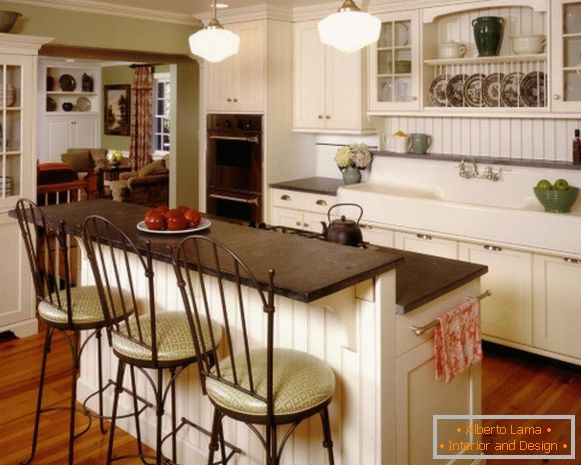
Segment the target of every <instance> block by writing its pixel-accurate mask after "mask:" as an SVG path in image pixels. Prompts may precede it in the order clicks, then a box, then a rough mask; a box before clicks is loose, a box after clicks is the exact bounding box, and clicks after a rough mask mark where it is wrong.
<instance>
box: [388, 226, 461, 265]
mask: <svg viewBox="0 0 581 465" xmlns="http://www.w3.org/2000/svg"><path fill="white" fill-rule="evenodd" d="M394 239H395V248H396V249H402V250H409V251H410V252H418V253H425V254H428V255H435V256H437V257H444V258H452V259H456V258H458V242H457V241H454V240H450V239H442V238H440V237H435V236H432V235H429V234H419V233H418V234H412V233H404V232H396V233H395V238H394Z"/></svg>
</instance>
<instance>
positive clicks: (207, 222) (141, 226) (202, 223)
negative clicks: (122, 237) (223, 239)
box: [137, 218, 212, 234]
mask: <svg viewBox="0 0 581 465" xmlns="http://www.w3.org/2000/svg"><path fill="white" fill-rule="evenodd" d="M210 226H212V222H211V221H210V220H209V219H207V218H202V219H201V220H200V224H198V226H197V227H195V228H190V229H182V230H181V231H169V230H167V229H163V230H161V231H155V230H153V229H147V227H146V226H145V222H144V221H140V222H139V223H137V229H139V230H140V231H142V232H146V233H151V234H188V233H195V232H198V231H203V230H204V229H208V228H209V227H210Z"/></svg>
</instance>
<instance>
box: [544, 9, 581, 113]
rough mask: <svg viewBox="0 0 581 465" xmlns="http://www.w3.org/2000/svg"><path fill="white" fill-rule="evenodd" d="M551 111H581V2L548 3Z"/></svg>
mask: <svg viewBox="0 0 581 465" xmlns="http://www.w3.org/2000/svg"><path fill="white" fill-rule="evenodd" d="M551 3H552V6H553V21H552V37H553V42H552V54H553V86H552V88H553V111H557V112H559V111H561V112H570V111H573V112H576V113H579V112H580V111H581V1H573V0H552V2H551Z"/></svg>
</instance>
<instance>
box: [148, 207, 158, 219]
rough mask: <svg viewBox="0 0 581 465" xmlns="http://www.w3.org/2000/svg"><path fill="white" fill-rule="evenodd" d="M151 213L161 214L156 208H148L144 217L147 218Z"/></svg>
mask: <svg viewBox="0 0 581 465" xmlns="http://www.w3.org/2000/svg"><path fill="white" fill-rule="evenodd" d="M151 215H159V212H158V211H157V210H156V209H155V208H152V209H151V210H147V211H146V212H145V217H144V219H145V218H147V217H148V216H151Z"/></svg>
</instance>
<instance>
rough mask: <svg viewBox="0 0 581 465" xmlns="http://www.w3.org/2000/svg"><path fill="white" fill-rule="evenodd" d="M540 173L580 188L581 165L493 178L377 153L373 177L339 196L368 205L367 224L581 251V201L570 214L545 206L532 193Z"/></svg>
mask: <svg viewBox="0 0 581 465" xmlns="http://www.w3.org/2000/svg"><path fill="white" fill-rule="evenodd" d="M481 168H483V167H481ZM494 168H495V169H498V168H499V166H495V167H494ZM541 178H546V179H549V180H550V181H551V182H554V181H555V180H556V179H558V178H565V179H567V180H568V181H569V182H570V184H572V185H576V186H579V187H581V172H579V171H572V170H569V171H566V170H555V169H542V170H539V169H538V168H534V169H533V168H523V167H514V166H506V167H503V173H502V178H501V180H500V181H498V182H493V181H489V180H484V179H463V178H460V177H459V176H458V166H457V163H452V162H440V161H438V162H435V161H430V160H415V159H405V158H391V157H389V158H388V157H376V159H375V160H374V162H373V171H372V173H371V175H370V178H369V182H368V183H364V184H354V185H350V186H343V187H341V188H340V189H339V191H338V201H339V202H353V203H357V204H359V205H361V206H362V207H363V209H364V215H363V218H364V221H367V222H374V223H381V224H386V225H389V226H393V227H401V228H404V229H407V228H409V229H414V230H421V231H427V232H433V233H439V234H443V235H451V236H459V237H466V238H474V239H482V240H487V241H494V242H497V243H506V244H515V245H521V246H526V247H534V248H538V249H546V250H551V251H557V252H564V253H572V254H577V255H579V254H581V199H578V200H577V202H576V204H575V205H574V206H573V210H572V212H571V213H569V214H559V213H546V212H544V210H543V208H542V206H541V205H540V203H539V202H538V201H537V200H536V198H535V196H534V194H533V191H532V187H533V186H534V185H535V184H536V183H537V181H538V180H539V179H541Z"/></svg>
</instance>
